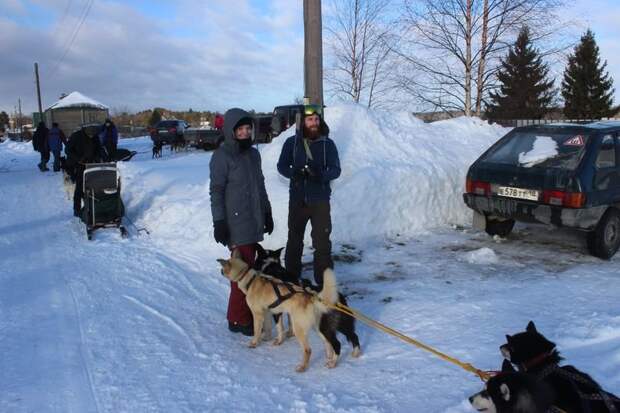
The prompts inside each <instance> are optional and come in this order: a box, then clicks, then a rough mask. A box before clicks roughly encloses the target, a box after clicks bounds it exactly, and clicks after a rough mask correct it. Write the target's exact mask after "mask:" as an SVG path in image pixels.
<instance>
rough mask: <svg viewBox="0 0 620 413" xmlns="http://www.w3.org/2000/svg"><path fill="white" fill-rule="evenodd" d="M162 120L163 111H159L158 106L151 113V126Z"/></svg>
mask: <svg viewBox="0 0 620 413" xmlns="http://www.w3.org/2000/svg"><path fill="white" fill-rule="evenodd" d="M160 120H161V113H160V112H159V110H158V109H157V108H155V109H154V110H153V113H151V117H150V118H149V126H155V125H156V124H157V122H159V121H160Z"/></svg>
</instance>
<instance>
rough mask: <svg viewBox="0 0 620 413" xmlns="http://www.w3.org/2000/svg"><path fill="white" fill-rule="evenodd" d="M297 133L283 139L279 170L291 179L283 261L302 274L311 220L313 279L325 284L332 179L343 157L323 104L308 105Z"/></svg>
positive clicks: (329, 248) (329, 259)
mask: <svg viewBox="0 0 620 413" xmlns="http://www.w3.org/2000/svg"><path fill="white" fill-rule="evenodd" d="M299 122H301V125H299V126H300V127H298V128H297V133H296V134H295V135H294V136H291V137H290V138H288V139H287V140H286V142H284V145H283V146H282V152H281V153H280V159H279V160H278V172H279V173H280V174H281V175H282V176H284V177H286V178H289V179H290V185H289V206H288V240H287V242H286V253H285V256H284V264H285V267H286V269H287V271H288V272H289V273H290V274H291V275H294V276H296V277H298V278H299V277H300V276H301V256H302V253H303V248H304V233H305V230H306V225H307V223H308V221H310V225H312V232H311V237H312V246H313V248H314V281H315V283H316V284H317V285H318V286H319V287H322V286H323V271H325V269H326V268H328V267H329V268H332V269H333V268H334V262H333V260H332V256H331V251H332V244H331V241H330V239H329V237H330V234H331V232H332V222H331V211H330V203H329V201H330V197H331V192H332V191H331V186H330V182H331V181H333V180H334V179H336V178H338V177H339V176H340V160H339V159H338V149H336V145H335V144H334V141H332V140H331V139H330V138H329V128H328V126H327V124H326V123H325V121H324V120H323V108H322V107H320V106H318V105H305V106H304V111H303V115H302V119H300V120H299Z"/></svg>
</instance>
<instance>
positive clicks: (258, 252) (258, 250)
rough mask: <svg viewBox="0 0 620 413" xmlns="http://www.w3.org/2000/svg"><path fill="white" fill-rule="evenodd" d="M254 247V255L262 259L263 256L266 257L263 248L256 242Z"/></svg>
mask: <svg viewBox="0 0 620 413" xmlns="http://www.w3.org/2000/svg"><path fill="white" fill-rule="evenodd" d="M255 245H256V253H257V254H258V256H259V257H264V256H265V255H267V253H266V252H265V248H263V246H262V245H260V244H259V243H258V242H257V243H256V244H255Z"/></svg>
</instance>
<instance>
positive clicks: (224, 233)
mask: <svg viewBox="0 0 620 413" xmlns="http://www.w3.org/2000/svg"><path fill="white" fill-rule="evenodd" d="M229 236H230V234H229V233H228V225H227V224H226V220H225V219H222V220H220V221H215V222H214V223H213V237H214V238H215V242H218V243H220V244H222V245H226V244H227V243H228V237H229Z"/></svg>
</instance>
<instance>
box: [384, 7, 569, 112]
mask: <svg viewBox="0 0 620 413" xmlns="http://www.w3.org/2000/svg"><path fill="white" fill-rule="evenodd" d="M562 1H563V0H405V2H404V5H405V7H404V13H403V24H404V26H405V29H406V33H405V35H404V39H403V41H402V42H401V44H403V45H405V47H402V48H400V49H399V50H397V51H396V52H397V54H398V55H399V56H400V57H401V58H402V59H403V61H404V62H406V63H408V67H409V68H411V69H412V70H413V71H414V73H415V74H416V75H415V76H411V74H409V77H408V78H405V77H402V76H401V77H400V80H399V84H400V85H401V86H402V87H403V88H404V89H406V90H408V91H409V92H410V93H412V94H413V95H414V96H415V97H416V99H417V100H418V101H419V102H420V103H422V104H423V105H425V106H426V107H429V106H431V107H433V108H439V109H441V110H444V111H462V112H463V113H464V114H465V115H467V116H471V115H473V114H475V115H477V116H480V114H481V112H482V105H483V102H484V100H485V97H486V96H487V95H488V92H489V90H491V89H492V88H493V87H495V82H494V80H495V79H494V74H495V73H496V70H497V63H498V59H499V57H500V56H501V55H502V54H503V53H504V52H505V51H506V50H507V48H508V47H509V45H510V44H511V42H513V41H514V37H515V36H516V34H517V33H518V31H519V29H520V28H521V27H522V26H523V25H527V26H529V27H530V28H532V33H533V40H539V39H544V38H548V37H550V36H551V35H552V34H553V32H554V30H555V29H556V28H557V25H558V21H557V19H556V21H555V23H553V18H554V13H555V11H556V10H557V9H558V7H559V6H560V5H561V4H562ZM554 51H557V49H553V48H549V50H548V52H549V53H551V52H554ZM408 72H409V73H411V70H409V71H408ZM474 86H475V87H474ZM474 92H475V94H474ZM472 104H473V105H472Z"/></svg>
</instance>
